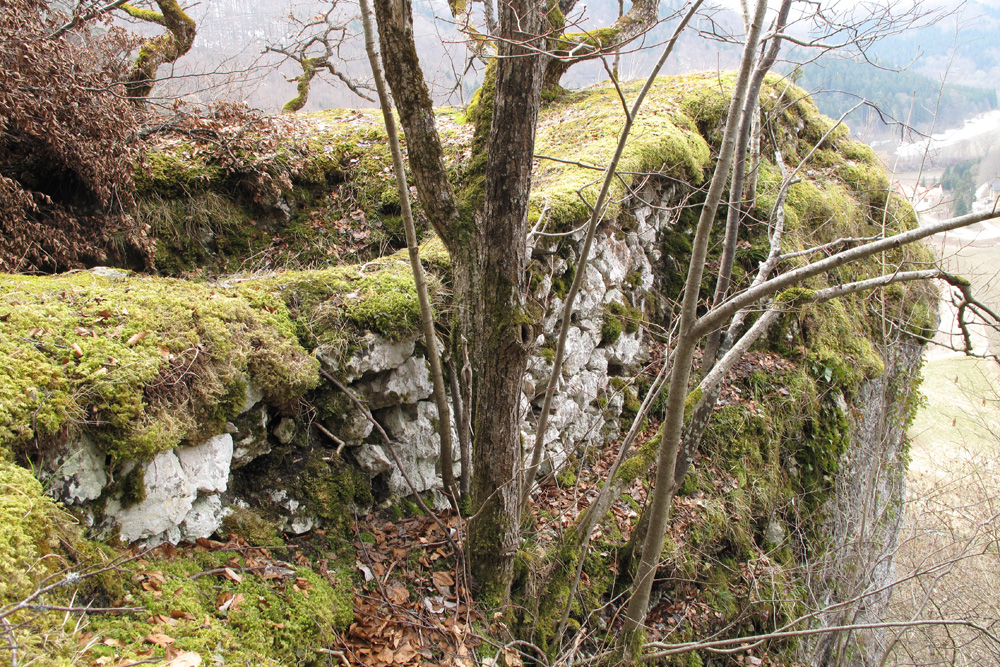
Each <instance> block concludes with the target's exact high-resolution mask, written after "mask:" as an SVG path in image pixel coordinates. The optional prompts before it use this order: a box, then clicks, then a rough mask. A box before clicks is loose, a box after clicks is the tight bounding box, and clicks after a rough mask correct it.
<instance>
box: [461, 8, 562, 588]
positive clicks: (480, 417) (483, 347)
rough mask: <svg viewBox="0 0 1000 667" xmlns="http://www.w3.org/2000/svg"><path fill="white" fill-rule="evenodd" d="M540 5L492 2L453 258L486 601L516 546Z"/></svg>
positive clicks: (475, 566) (506, 580)
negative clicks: (477, 142) (481, 100)
mask: <svg viewBox="0 0 1000 667" xmlns="http://www.w3.org/2000/svg"><path fill="white" fill-rule="evenodd" d="M544 11H545V3H544V2H540V1H539V0H513V1H512V2H504V3H501V5H500V16H499V29H500V34H501V41H500V48H499V54H498V58H497V60H496V65H495V67H496V81H495V85H494V97H493V109H492V111H493V113H492V122H491V124H490V130H489V139H488V143H487V157H486V170H485V174H483V175H482V176H483V177H484V178H485V183H484V192H483V194H484V198H483V203H482V206H481V207H479V208H477V210H476V212H475V213H474V219H473V221H472V222H473V223H474V230H473V231H472V234H471V236H472V239H471V240H473V242H472V243H470V244H463V247H464V248H467V249H468V252H467V253H465V255H466V256H465V258H464V259H463V261H462V262H459V263H460V264H461V265H463V270H464V269H467V270H468V275H467V277H465V278H463V279H462V280H456V285H455V287H456V294H455V296H456V298H457V299H458V300H459V301H460V309H459V313H460V316H461V317H462V318H463V320H465V321H464V322H463V328H466V330H467V331H468V332H469V334H471V335H468V336H467V339H468V340H469V342H470V345H471V350H470V352H471V355H472V367H473V369H474V370H475V372H476V376H475V379H474V384H473V406H472V408H473V412H472V419H473V438H474V439H473V449H472V507H473V514H474V516H475V518H474V519H473V521H472V522H471V525H470V527H469V553H470V561H471V563H472V572H473V575H474V576H475V577H476V579H477V581H478V582H479V583H480V585H481V586H482V587H483V593H485V594H486V595H487V596H488V598H487V599H489V598H493V599H494V601H500V600H506V599H507V596H508V594H509V592H510V582H511V579H512V577H513V567H514V555H515V553H516V552H517V548H518V547H519V546H520V490H521V484H520V479H521V463H522V457H523V454H522V448H521V429H520V424H521V419H520V417H521V415H520V410H521V383H522V380H523V378H524V373H525V369H526V368H527V363H528V354H529V351H530V347H531V344H532V342H533V341H534V337H535V322H536V320H538V319H539V317H538V316H539V314H538V313H532V312H529V310H528V309H527V308H526V299H525V295H526V293H527V272H526V268H527V233H528V198H529V194H530V191H531V168H532V161H533V158H534V150H535V127H536V125H537V123H538V108H539V106H540V104H541V92H542V78H543V74H544V72H543V59H542V56H540V55H538V54H537V53H533V52H532V51H531V50H530V48H527V47H530V46H532V45H533V46H535V47H538V46H540V42H541V38H540V36H539V35H540V34H541V32H542V25H543V22H544V21H545V13H544ZM484 120H485V119H484ZM477 176H478V175H473V177H474V178H475V177H477ZM456 278H458V276H457V275H456ZM470 325H471V326H470Z"/></svg>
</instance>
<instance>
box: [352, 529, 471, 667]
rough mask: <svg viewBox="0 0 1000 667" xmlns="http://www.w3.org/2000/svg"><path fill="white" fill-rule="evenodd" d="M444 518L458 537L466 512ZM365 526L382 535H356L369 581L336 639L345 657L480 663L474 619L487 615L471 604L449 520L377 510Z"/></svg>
mask: <svg viewBox="0 0 1000 667" xmlns="http://www.w3.org/2000/svg"><path fill="white" fill-rule="evenodd" d="M440 519H441V521H442V523H443V524H444V526H445V529H446V530H448V531H449V532H450V533H452V537H453V539H456V540H457V539H458V536H459V535H460V534H461V532H462V530H463V522H462V519H460V518H459V517H457V516H455V515H454V514H451V513H446V514H442V515H441V516H440ZM358 534H359V535H366V537H367V536H369V535H370V536H373V537H374V543H371V542H370V541H362V540H361V539H358V540H356V541H355V542H354V543H353V546H354V548H355V551H356V554H357V556H356V562H355V566H356V567H357V569H358V573H359V575H360V579H361V580H362V581H363V582H364V583H363V585H362V589H363V590H361V591H359V592H358V594H357V595H356V596H355V599H354V622H353V623H352V624H351V626H350V628H349V629H348V630H347V632H346V633H345V634H344V636H343V637H341V638H340V642H339V644H338V645H337V646H336V648H337V649H338V650H339V651H340V652H341V653H342V654H343V655H344V656H345V659H347V660H349V661H350V664H361V665H370V666H372V667H381V666H383V665H453V666H455V667H465V666H467V665H468V666H471V665H473V664H474V660H473V658H474V651H475V648H476V647H477V646H478V645H479V643H480V640H479V639H478V638H477V637H476V636H475V635H474V633H473V632H472V624H473V623H474V622H475V621H477V620H482V615H481V614H479V613H478V612H477V611H476V610H475V609H472V608H471V606H470V595H469V591H468V588H467V587H466V586H465V585H464V580H465V578H464V576H463V574H462V573H461V572H460V571H456V569H455V558H454V556H455V554H454V553H453V550H452V547H451V544H450V543H449V541H448V540H447V539H446V537H445V535H444V533H443V531H442V529H441V527H440V526H438V525H437V523H435V522H434V520H433V519H430V518H427V517H412V518H407V519H402V520H400V521H395V522H393V521H380V520H378V519H377V518H374V517H372V518H371V519H370V520H369V521H368V522H367V523H365V524H361V525H359V526H358Z"/></svg>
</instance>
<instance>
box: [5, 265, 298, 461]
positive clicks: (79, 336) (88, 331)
mask: <svg viewBox="0 0 1000 667" xmlns="http://www.w3.org/2000/svg"><path fill="white" fill-rule="evenodd" d="M0 285H2V290H0V291H2V296H0V353H2V354H4V355H5V356H7V358H8V363H7V364H6V366H5V367H4V369H3V370H0V447H2V448H6V449H14V450H20V451H25V450H26V447H27V445H28V444H29V443H37V444H39V445H41V444H44V443H45V442H47V441H51V440H53V439H58V438H60V437H62V436H63V435H64V434H65V432H66V431H67V430H72V429H74V428H77V427H76V426H75V425H76V424H78V423H80V422H84V421H86V422H89V423H90V424H92V425H93V426H89V427H88V432H89V433H90V434H91V436H92V437H93V438H94V440H95V442H97V443H98V444H99V445H100V446H101V447H102V448H104V450H105V451H107V452H108V453H109V454H111V455H112V456H113V458H114V459H115V460H133V459H144V458H149V457H151V456H152V455H154V454H156V453H157V452H159V451H163V450H166V449H170V448H172V447H175V446H176V445H178V444H180V443H182V442H185V441H198V440H199V439H200V438H204V437H207V436H210V435H214V434H215V433H218V432H220V431H221V429H222V427H223V426H224V424H225V422H226V420H228V419H230V418H231V417H232V416H233V415H235V414H236V413H237V412H238V410H239V408H240V407H242V400H243V397H242V392H243V390H244V389H245V383H246V381H247V379H249V380H250V381H251V382H253V383H254V384H255V385H256V386H258V387H260V388H261V389H262V390H263V391H264V392H265V393H266V395H267V397H268V399H269V400H271V401H276V402H278V403H283V402H286V401H288V400H293V399H294V398H295V397H297V396H300V395H302V394H303V393H304V392H305V391H306V390H308V389H310V388H311V387H313V386H314V385H315V384H316V382H317V375H316V362H315V360H314V359H312V358H311V357H310V356H309V355H308V354H306V352H305V350H303V349H302V347H301V346H299V345H298V344H297V341H296V340H295V339H294V337H293V331H294V328H293V325H292V322H291V320H290V318H289V315H288V312H287V309H285V308H284V307H283V305H282V304H281V303H280V302H279V301H276V300H274V299H266V298H264V297H262V298H260V299H257V300H256V302H254V303H251V302H249V301H248V300H247V299H245V298H242V297H241V296H240V295H239V294H237V293H236V292H235V291H233V290H227V289H222V288H215V287H212V286H210V285H204V284H195V283H189V282H183V281H177V280H154V279H149V278H143V277H139V276H125V277H102V276H100V275H97V274H95V273H89V272H82V273H74V274H66V275H60V276H52V277H31V276H3V277H0Z"/></svg>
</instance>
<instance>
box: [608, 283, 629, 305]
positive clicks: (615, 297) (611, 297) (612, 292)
mask: <svg viewBox="0 0 1000 667" xmlns="http://www.w3.org/2000/svg"><path fill="white" fill-rule="evenodd" d="M624 301H625V295H624V294H622V291H621V290H620V289H618V288H617V287H611V288H609V289H608V291H607V292H605V293H604V305H605V306H606V305H608V304H609V303H624Z"/></svg>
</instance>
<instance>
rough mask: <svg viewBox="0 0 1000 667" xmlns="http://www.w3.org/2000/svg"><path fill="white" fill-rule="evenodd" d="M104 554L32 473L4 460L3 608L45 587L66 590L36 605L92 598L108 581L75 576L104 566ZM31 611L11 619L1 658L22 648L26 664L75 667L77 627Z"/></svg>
mask: <svg viewBox="0 0 1000 667" xmlns="http://www.w3.org/2000/svg"><path fill="white" fill-rule="evenodd" d="M103 558H104V555H103V552H102V550H101V549H100V548H98V547H97V546H96V545H93V544H91V543H89V542H87V541H86V540H84V539H82V537H81V535H80V528H79V525H78V522H77V521H76V520H75V519H73V518H72V517H70V516H69V515H68V514H66V513H65V512H64V511H63V510H62V509H61V508H60V507H59V506H58V505H57V504H56V503H55V502H53V500H52V499H51V498H49V497H48V496H47V495H45V494H44V492H43V490H42V486H41V484H39V482H38V481H37V480H36V479H35V478H34V477H33V476H32V474H31V472H30V471H28V470H26V469H24V468H21V467H19V466H17V465H15V464H14V463H12V462H10V461H9V460H7V459H6V458H4V457H3V456H0V607H4V606H6V605H8V604H11V603H15V602H20V601H22V600H24V599H25V598H26V597H27V596H28V595H29V594H31V593H33V592H34V591H35V590H36V587H37V586H39V584H40V582H42V581H44V580H45V579H46V577H49V576H52V577H53V578H52V579H50V580H48V581H47V582H46V583H52V584H56V583H59V582H60V581H62V582H63V585H61V586H58V587H56V588H55V589H54V590H52V591H51V592H50V593H48V594H46V595H43V596H42V597H41V598H38V599H36V600H35V602H36V603H40V604H54V605H62V606H69V605H71V604H73V600H77V601H78V600H80V599H85V598H88V597H90V596H91V595H92V594H93V589H94V588H96V587H97V586H98V585H99V584H100V583H101V582H102V581H104V580H105V579H107V577H105V576H102V577H98V578H90V579H80V578H75V579H74V575H69V576H67V575H68V574H69V573H70V572H71V571H74V570H78V569H80V568H81V567H82V566H84V565H87V564H91V563H95V562H97V563H99V562H100V559H103ZM39 611H40V610H34V609H27V610H25V611H23V612H18V613H15V614H13V615H11V616H8V617H7V619H6V621H7V626H6V627H7V630H6V632H5V634H4V646H3V647H2V648H0V656H6V655H9V649H8V648H7V645H8V644H9V642H10V641H12V640H13V641H14V642H15V643H16V644H17V645H18V651H19V654H18V657H19V658H20V660H22V661H23V664H59V665H63V664H71V661H72V660H73V659H74V657H75V656H76V651H77V650H78V644H77V640H78V638H79V637H78V636H75V631H74V628H73V623H64V614H62V613H39Z"/></svg>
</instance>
